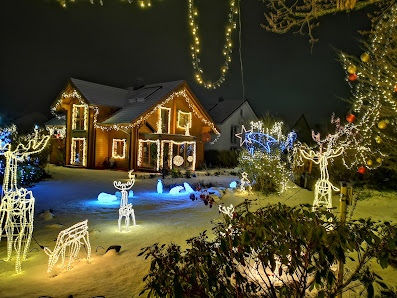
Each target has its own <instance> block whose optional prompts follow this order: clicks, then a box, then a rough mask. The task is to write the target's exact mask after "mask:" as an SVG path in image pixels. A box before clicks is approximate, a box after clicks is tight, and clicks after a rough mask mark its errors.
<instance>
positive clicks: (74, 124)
mask: <svg viewBox="0 0 397 298" xmlns="http://www.w3.org/2000/svg"><path fill="white" fill-rule="evenodd" d="M80 108H83V109H84V112H83V114H84V128H83V129H81V127H77V121H78V120H79V119H80V117H81V110H80ZM77 116H80V117H79V118H78V117H77ZM87 127H88V105H86V104H85V105H76V104H74V105H73V110H72V129H73V130H87Z"/></svg>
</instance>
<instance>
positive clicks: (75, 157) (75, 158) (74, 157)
mask: <svg viewBox="0 0 397 298" xmlns="http://www.w3.org/2000/svg"><path fill="white" fill-rule="evenodd" d="M80 141H81V142H82V144H83V148H82V151H81V152H82V153H83V156H82V157H81V156H80V153H76V150H77V148H76V144H77V143H79V144H80ZM80 146H81V145H80ZM71 149H72V150H71V153H70V164H72V165H73V164H76V163H81V164H82V165H83V166H84V167H85V166H87V142H86V138H72V145H71ZM79 152H80V148H79Z"/></svg>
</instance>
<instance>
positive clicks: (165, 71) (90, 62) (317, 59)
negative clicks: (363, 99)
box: [0, 0, 370, 126]
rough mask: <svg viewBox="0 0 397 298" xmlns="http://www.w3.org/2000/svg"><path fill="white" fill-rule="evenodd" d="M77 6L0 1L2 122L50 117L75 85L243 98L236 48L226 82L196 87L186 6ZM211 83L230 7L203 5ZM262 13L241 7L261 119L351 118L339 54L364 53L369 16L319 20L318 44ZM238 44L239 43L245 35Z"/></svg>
mask: <svg viewBox="0 0 397 298" xmlns="http://www.w3.org/2000/svg"><path fill="white" fill-rule="evenodd" d="M103 1H104V6H100V5H99V4H98V3H97V2H98V1H95V2H96V4H95V5H91V4H89V1H88V0H79V2H78V3H77V4H73V5H69V6H68V8H66V9H65V8H62V7H61V6H60V5H59V4H58V3H57V2H56V0H8V1H1V3H0V11H1V17H0V22H1V24H0V28H1V29H0V30H1V31H0V32H1V43H0V44H1V46H0V69H1V70H0V115H2V116H3V117H5V118H9V119H12V118H13V117H16V116H18V115H21V114H23V113H28V112H32V111H41V112H44V113H46V114H48V113H49V105H50V104H51V103H52V101H53V100H54V99H55V97H56V96H57V95H58V93H59V92H60V91H61V89H62V88H63V87H64V85H65V84H66V82H67V80H68V78H70V77H73V78H78V79H82V80H87V81H92V82H96V83H100V84H105V85H110V86H115V87H121V88H124V87H129V86H134V85H135V84H138V83H145V84H150V83H157V82H165V81H172V80H180V79H184V80H186V81H187V83H188V84H189V85H190V87H191V88H192V89H193V91H194V93H195V94H196V95H197V96H198V98H199V99H200V101H201V102H202V103H203V104H204V105H208V104H211V102H216V101H217V100H218V98H219V97H220V96H222V97H224V98H225V100H228V99H240V98H242V97H243V94H242V88H241V73H240V62H239V55H238V48H237V47H235V48H234V52H233V60H232V65H231V69H230V72H229V73H228V75H227V76H226V82H225V83H224V84H223V85H222V86H221V87H220V88H218V89H216V90H206V89H204V88H203V87H201V86H200V85H198V84H196V82H195V80H194V75H193V73H194V71H193V67H192V64H191V56H190V50H189V48H190V44H191V37H190V33H189V31H188V30H189V26H188V17H187V1H186V0H161V1H160V0H152V7H151V8H150V9H140V8H139V7H138V6H137V4H136V3H133V4H128V3H127V2H120V1H119V0H103ZM196 2H198V10H199V26H200V31H199V33H200V36H201V53H202V56H201V61H202V66H203V68H204V76H203V77H204V80H213V81H215V80H216V79H217V78H218V75H219V73H220V67H221V65H222V63H223V61H224V58H223V55H222V47H223V43H224V31H225V25H226V18H227V6H228V4H227V3H228V2H227V1H226V0H217V1H214V0H200V1H199V0H197V1H196ZM264 10H265V5H264V4H263V3H262V2H261V1H258V0H242V1H241V13H242V15H241V17H242V57H243V66H244V78H245V97H246V98H248V99H249V100H250V102H251V103H252V105H253V107H254V109H255V111H256V112H257V114H265V113H266V112H269V113H271V114H274V115H277V116H279V117H281V118H283V119H284V120H285V121H286V122H287V123H289V124H293V123H294V122H295V121H296V120H297V118H298V117H299V116H300V115H301V114H302V113H305V115H306V118H307V119H308V121H309V124H310V125H311V126H314V125H315V124H318V123H326V122H327V121H328V120H329V119H330V116H331V113H332V112H333V111H335V112H336V113H337V115H338V116H340V117H344V115H345V113H346V112H347V110H348V108H349V107H348V104H346V103H345V102H343V101H341V100H340V99H339V98H340V97H343V98H348V97H349V94H350V93H349V88H348V84H347V83H346V82H345V73H344V70H343V69H342V67H341V64H340V63H339V62H338V61H337V52H336V49H340V50H344V51H347V52H349V53H353V54H358V55H359V54H360V53H361V50H360V48H359V44H360V43H359V41H358V40H359V39H360V38H362V37H361V35H359V34H358V33H357V29H368V28H369V24H370V22H369V20H368V18H367V17H366V13H365V12H354V13H351V14H339V15H336V16H327V17H324V18H321V19H320V22H321V24H320V27H319V29H317V30H316V31H315V35H316V36H317V37H319V38H320V41H319V42H318V43H317V44H315V45H314V48H313V50H312V51H311V46H310V44H309V42H308V37H307V36H301V35H298V34H292V33H291V34H285V35H277V34H274V33H271V32H266V31H265V30H264V29H262V28H261V27H260V23H263V22H264V21H265V18H264V16H263V12H264ZM233 41H234V44H235V45H238V30H235V31H234V35H233Z"/></svg>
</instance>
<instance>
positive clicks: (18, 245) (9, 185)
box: [0, 129, 50, 273]
mask: <svg viewBox="0 0 397 298" xmlns="http://www.w3.org/2000/svg"><path fill="white" fill-rule="evenodd" d="M49 138H50V136H43V137H41V138H40V139H39V137H38V131H37V129H36V130H35V135H34V137H32V138H30V139H29V141H28V143H27V144H26V145H25V144H18V146H17V147H16V148H15V149H14V150H12V148H11V143H7V144H4V145H3V146H0V155H3V156H4V157H5V159H6V166H5V171H4V180H3V190H2V193H1V196H2V198H1V203H0V241H1V237H2V236H3V234H4V233H5V234H6V238H7V258H6V261H10V260H11V255H12V251H13V249H14V250H15V252H16V262H15V271H16V273H19V272H21V270H22V269H21V262H22V260H26V258H27V253H28V250H29V246H30V242H31V238H32V233H33V220H34V203H35V199H34V197H33V194H32V192H31V191H28V190H27V189H25V188H18V186H17V170H18V162H21V161H23V160H25V159H26V158H27V157H28V156H30V155H31V154H35V153H38V152H40V151H41V150H43V149H44V148H45V146H46V145H47V142H48V140H49Z"/></svg>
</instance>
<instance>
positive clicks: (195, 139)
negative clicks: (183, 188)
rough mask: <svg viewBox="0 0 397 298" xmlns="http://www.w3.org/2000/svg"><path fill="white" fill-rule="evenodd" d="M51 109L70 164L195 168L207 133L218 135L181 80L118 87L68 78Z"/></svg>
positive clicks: (211, 121)
mask: <svg viewBox="0 0 397 298" xmlns="http://www.w3.org/2000/svg"><path fill="white" fill-rule="evenodd" d="M51 110H52V112H53V113H54V114H58V115H63V116H64V118H65V120H66V136H65V155H66V165H70V166H78V167H87V168H98V167H102V166H104V165H109V164H110V165H114V166H115V168H119V169H134V170H138V169H140V170H152V171H160V170H161V169H162V168H166V169H171V168H181V169H190V170H195V168H196V166H198V165H201V164H202V163H203V162H204V141H206V140H207V139H208V138H207V137H206V136H207V135H209V134H210V133H215V134H217V135H219V134H220V132H219V129H218V128H217V126H216V125H215V123H214V121H213V120H212V119H211V117H210V116H209V115H208V113H207V112H206V110H205V109H204V108H203V107H202V105H201V103H200V102H199V100H198V99H197V98H196V96H195V95H194V94H193V92H192V91H191V89H190V88H189V86H188V85H187V83H186V82H185V81H174V82H166V83H158V84H152V85H146V86H143V87H140V88H127V89H122V88H115V87H110V86H105V85H101V84H96V83H92V82H87V81H82V80H78V79H73V78H72V79H70V80H69V81H68V83H67V84H66V86H65V87H64V89H63V90H62V91H61V92H60V93H59V95H58V96H57V98H56V99H55V101H54V102H53V104H52V105H51ZM58 117H59V116H58ZM203 136H204V137H203Z"/></svg>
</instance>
